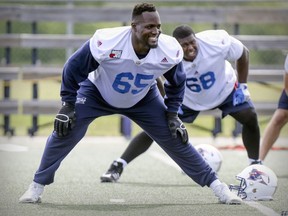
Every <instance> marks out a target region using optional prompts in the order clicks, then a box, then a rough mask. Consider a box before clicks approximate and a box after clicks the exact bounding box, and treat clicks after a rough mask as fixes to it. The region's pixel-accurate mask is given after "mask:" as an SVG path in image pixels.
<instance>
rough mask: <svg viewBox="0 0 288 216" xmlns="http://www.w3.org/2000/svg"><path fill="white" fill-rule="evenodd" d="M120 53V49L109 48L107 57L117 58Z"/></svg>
mask: <svg viewBox="0 0 288 216" xmlns="http://www.w3.org/2000/svg"><path fill="white" fill-rule="evenodd" d="M121 55H122V50H111V53H110V54H109V57H110V58H117V59H119V58H120V57H121Z"/></svg>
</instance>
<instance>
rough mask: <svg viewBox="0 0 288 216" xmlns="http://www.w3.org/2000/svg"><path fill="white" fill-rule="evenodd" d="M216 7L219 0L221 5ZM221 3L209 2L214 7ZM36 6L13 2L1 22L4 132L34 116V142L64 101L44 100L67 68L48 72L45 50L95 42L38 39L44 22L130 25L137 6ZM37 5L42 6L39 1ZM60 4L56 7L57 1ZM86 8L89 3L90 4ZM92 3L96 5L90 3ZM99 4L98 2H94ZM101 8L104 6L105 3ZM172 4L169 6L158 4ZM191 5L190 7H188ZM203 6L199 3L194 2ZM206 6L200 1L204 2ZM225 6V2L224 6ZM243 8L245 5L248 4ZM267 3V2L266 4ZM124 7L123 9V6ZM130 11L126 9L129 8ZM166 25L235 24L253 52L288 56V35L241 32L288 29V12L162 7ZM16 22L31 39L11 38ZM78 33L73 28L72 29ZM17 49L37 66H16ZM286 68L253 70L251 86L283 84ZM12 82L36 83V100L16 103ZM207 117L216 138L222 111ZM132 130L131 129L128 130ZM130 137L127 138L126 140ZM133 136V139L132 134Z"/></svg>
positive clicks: (265, 109)
mask: <svg viewBox="0 0 288 216" xmlns="http://www.w3.org/2000/svg"><path fill="white" fill-rule="evenodd" d="M215 1H216V2H217V1H218V0H215ZM215 1H207V2H213V3H215ZM31 2H33V1H25V0H22V1H21V0H19V1H14V0H13V1H11V3H10V5H0V20H2V21H5V24H6V33H5V34H2V35H0V47H1V48H3V49H5V51H4V53H5V63H4V64H3V63H2V64H1V67H0V79H1V81H2V82H4V85H3V86H4V89H3V98H2V99H1V103H0V113H1V115H3V118H4V124H3V130H4V134H5V135H13V134H14V129H13V128H11V127H10V116H11V115H13V114H16V113H17V114H19V113H21V114H25V115H31V117H32V118H33V126H32V128H30V129H29V130H28V131H29V135H31V136H33V135H35V133H36V132H37V130H38V129H39V125H38V122H37V118H38V117H39V115H45V114H55V113H57V112H58V110H59V108H60V106H61V103H60V101H59V100H55V101H45V100H42V99H40V98H38V85H37V80H41V79H44V78H45V79H56V80H60V79H61V72H62V65H60V66H59V65H56V66H53V67H51V66H45V65H39V64H36V62H37V50H39V49H43V48H58V49H59V48H63V49H74V48H77V47H79V46H80V45H81V44H82V43H83V42H84V41H86V40H87V39H89V37H90V36H89V35H79V34H78V35H76V34H73V32H72V33H71V32H69V30H67V34H49V35H48V34H37V23H38V22H43V21H45V22H64V23H66V24H67V29H69V28H68V27H69V26H70V28H71V25H72V26H73V24H74V23H85V22H108V21H111V22H121V23H122V24H123V25H127V24H129V23H130V14H131V8H132V7H133V5H134V4H131V3H132V2H131V1H116V0H115V1H108V2H110V3H111V2H112V3H114V5H117V6H111V5H112V4H107V5H105V4H104V5H102V6H97V7H96V6H95V7H91V6H81V7H80V6H77V4H76V5H74V4H73V2H74V3H79V1H76V0H75V1H68V2H67V5H65V2H66V1H57V2H62V3H63V5H58V6H51V5H41V4H40V5H30V4H29V5H28V4H27V3H31ZM35 2H37V1H35ZM50 2H53V1H50ZM55 2H56V1H55ZM84 2H85V1H84ZM87 2H90V1H87ZM94 2H98V1H94ZM99 2H100V1H99ZM154 2H161V3H163V2H169V1H154ZM183 2H185V1H183ZM192 2H194V3H195V2H197V1H192ZM199 2H200V1H199ZM218 2H219V3H223V2H224V3H225V1H220V0H219V1H218ZM237 2H240V3H243V2H246V1H245V0H242V1H241V0H239V1H237ZM265 2H267V1H265ZM278 2H280V3H281V2H285V1H281V0H280V1H278ZM121 4H124V6H123V7H121V6H120V5H121ZM125 5H126V6H125ZM157 8H158V11H159V13H160V16H161V20H162V23H191V22H192V23H211V26H212V27H211V28H217V26H218V25H220V24H231V25H233V27H234V36H235V37H236V38H238V39H239V40H240V41H242V42H243V43H244V44H245V45H246V46H247V47H248V49H249V50H250V51H251V50H255V51H257V50H262V51H263V50H284V49H288V36H287V35H240V34H239V28H240V26H241V25H242V24H255V23H257V24H259V25H261V24H273V23H275V24H277V23H281V24H283V23H287V20H288V7H286V8H285V7H278V8H269V7H261V6H259V7H247V6H238V7H235V6H233V5H232V6H230V5H229V4H228V6H225V7H224V6H215V7H204V6H197V7H195V6H190V7H186V6H185V7H184V6H177V7H175V6H173V7H169V6H157ZM13 22H25V23H27V22H28V23H31V29H32V32H31V34H27V33H25V34H23V33H18V34H15V33H11V25H12V24H13ZM72 29H73V28H72ZM12 48H27V49H31V51H32V52H31V65H28V66H27V65H25V66H23V65H16V66H15V63H14V64H11V61H10V55H11V49H12ZM282 68H283V66H282V65H273V66H272V67H270V68H263V67H261V66H255V65H252V66H251V68H250V75H249V82H259V83H261V82H262V83H269V82H282V79H283V69H282ZM12 80H33V82H32V85H33V95H32V98H31V100H24V101H23V102H20V101H17V100H14V99H11V98H10V82H11V81H12ZM255 106H256V109H257V112H258V114H259V115H272V113H273V112H274V110H275V109H276V103H270V102H269V103H268V102H256V103H255ZM202 115H213V116H214V117H215V127H214V129H213V130H212V131H211V132H212V135H213V136H216V135H217V134H218V133H219V132H220V131H221V118H220V115H219V112H218V111H207V112H203V113H202ZM125 125H127V124H125ZM239 133H241V126H239V125H237V124H235V129H234V131H233V135H234V136H237V135H238V134H239ZM124 135H125V134H124ZM126 135H127V134H126Z"/></svg>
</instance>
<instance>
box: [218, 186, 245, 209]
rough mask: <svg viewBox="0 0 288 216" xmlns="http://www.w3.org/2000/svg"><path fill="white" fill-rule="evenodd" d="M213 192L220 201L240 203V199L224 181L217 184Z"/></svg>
mask: <svg viewBox="0 0 288 216" xmlns="http://www.w3.org/2000/svg"><path fill="white" fill-rule="evenodd" d="M214 194H215V195H216V196H217V197H218V199H219V202H220V203H224V204H241V203H242V199H241V198H240V197H238V196H237V195H236V194H234V193H233V192H231V191H230V190H229V188H228V186H227V185H226V184H225V183H221V184H220V185H218V186H217V187H216V188H215V190H214Z"/></svg>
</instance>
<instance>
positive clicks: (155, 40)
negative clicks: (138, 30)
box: [149, 36, 158, 43]
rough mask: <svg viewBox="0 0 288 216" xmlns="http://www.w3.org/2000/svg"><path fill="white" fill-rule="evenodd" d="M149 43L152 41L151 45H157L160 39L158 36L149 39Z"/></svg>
mask: <svg viewBox="0 0 288 216" xmlns="http://www.w3.org/2000/svg"><path fill="white" fill-rule="evenodd" d="M149 41H150V43H157V41H158V37H157V36H156V37H149Z"/></svg>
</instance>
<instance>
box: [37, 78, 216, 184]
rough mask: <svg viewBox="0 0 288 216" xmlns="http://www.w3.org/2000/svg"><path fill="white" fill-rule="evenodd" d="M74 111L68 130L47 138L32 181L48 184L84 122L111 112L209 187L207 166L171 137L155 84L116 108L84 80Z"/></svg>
mask: <svg viewBox="0 0 288 216" xmlns="http://www.w3.org/2000/svg"><path fill="white" fill-rule="evenodd" d="M75 110H76V123H75V127H74V128H73V129H72V130H71V131H70V133H69V134H68V135H67V136H65V137H58V136H57V134H56V132H53V133H52V134H51V135H50V136H49V137H48V139H47V143H46V146H45V149H44V153H43V156H42V159H41V163H40V166H39V168H38V170H37V171H36V173H35V176H34V181H35V182H37V183H40V184H43V185H48V184H51V183H52V182H53V181H54V176H55V172H56V170H57V169H58V168H59V166H60V164H61V162H62V160H63V159H64V158H65V157H66V156H67V155H68V154H69V152H70V151H71V150H72V149H73V148H74V147H75V146H76V145H77V143H78V142H79V141H80V140H81V139H82V138H83V137H84V135H85V133H86V131H87V128H88V125H89V124H90V123H91V122H92V121H93V120H94V119H96V118H98V117H100V116H107V115H111V114H121V115H125V116H127V117H128V118H130V119H131V120H133V121H134V122H135V123H137V124H138V125H139V126H140V127H141V128H142V129H143V130H144V131H146V133H147V134H148V135H149V136H150V137H151V138H152V139H153V140H155V141H156V143H158V144H159V145H160V147H161V148H162V149H163V150H164V151H165V152H166V153H167V154H168V155H169V156H170V157H171V158H172V159H173V160H174V161H175V162H176V163H177V164H178V165H179V166H180V168H181V169H182V170H183V171H184V172H185V173H186V174H187V175H188V176H189V177H190V178H192V179H193V180H194V181H195V182H196V183H198V184H199V185H201V186H205V185H207V186H210V184H211V183H212V182H213V181H214V180H215V179H217V177H216V174H215V173H214V172H213V171H212V169H211V167H210V166H209V165H208V164H207V163H206V162H205V160H203V158H202V157H201V155H200V154H199V153H198V152H197V150H195V148H194V147H193V146H192V145H190V144H187V145H185V144H183V143H182V142H181V139H180V138H179V137H178V138H176V139H174V138H172V136H171V133H170V130H169V127H168V123H167V120H166V115H165V110H166V106H165V104H164V101H163V98H162V97H161V96H160V94H159V93H158V89H157V87H156V85H155V86H153V87H152V88H151V89H150V91H149V92H148V94H147V95H146V96H145V98H143V99H142V100H141V101H140V102H138V103H137V104H136V105H134V106H133V107H131V108H125V109H119V108H115V107H112V106H111V105H109V104H108V103H106V102H105V101H104V99H103V98H102V97H101V95H100V93H99V91H98V89H97V88H96V87H95V86H94V85H93V84H92V83H91V82H90V81H89V80H86V81H84V82H82V83H81V86H80V89H79V90H78V94H77V102H76V107H75Z"/></svg>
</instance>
